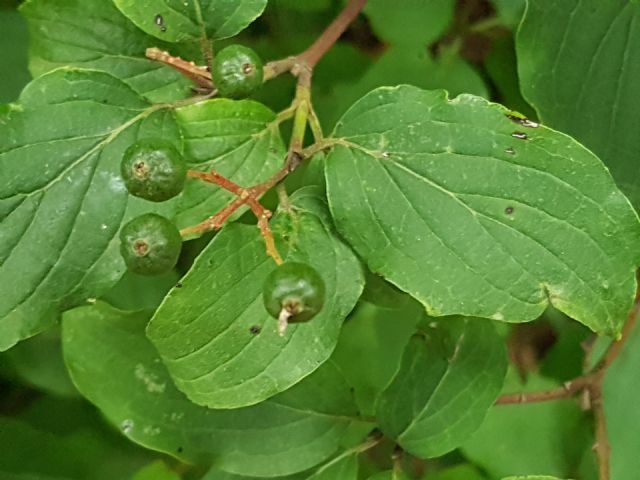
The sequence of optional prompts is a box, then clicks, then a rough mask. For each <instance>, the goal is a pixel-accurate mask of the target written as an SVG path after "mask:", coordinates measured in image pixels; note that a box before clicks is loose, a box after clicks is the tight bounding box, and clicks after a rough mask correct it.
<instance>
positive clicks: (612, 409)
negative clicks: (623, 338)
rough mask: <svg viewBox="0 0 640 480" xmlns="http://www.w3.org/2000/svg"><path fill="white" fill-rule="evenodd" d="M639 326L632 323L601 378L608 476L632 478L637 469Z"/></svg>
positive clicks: (638, 464) (639, 459) (639, 420)
mask: <svg viewBox="0 0 640 480" xmlns="http://www.w3.org/2000/svg"><path fill="white" fill-rule="evenodd" d="M639 369H640V328H639V327H638V326H636V327H635V328H634V329H633V330H632V331H631V333H630V335H629V338H628V339H627V343H626V344H625V346H624V348H623V349H622V351H621V352H620V355H619V356H618V358H617V359H616V361H615V362H614V363H613V364H612V365H611V367H610V368H609V369H608V370H607V375H606V376H605V380H604V407H605V413H606V416H607V429H608V431H609V443H610V444H611V478H621V479H624V478H634V476H636V475H637V473H638V471H639V469H640V456H639V455H638V448H637V445H638V440H637V435H634V430H635V428H634V427H633V426H634V425H637V424H638V422H640V411H639V410H638V398H640V385H639V384H638V382H637V381H636V380H635V379H636V378H637V375H638V371H639Z"/></svg>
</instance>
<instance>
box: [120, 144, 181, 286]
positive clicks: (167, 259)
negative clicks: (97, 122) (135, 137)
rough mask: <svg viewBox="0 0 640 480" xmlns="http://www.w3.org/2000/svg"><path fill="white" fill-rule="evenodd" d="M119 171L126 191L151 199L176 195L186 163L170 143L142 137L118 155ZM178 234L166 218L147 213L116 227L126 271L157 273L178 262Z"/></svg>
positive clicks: (179, 190) (163, 198) (147, 273)
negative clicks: (118, 229) (122, 153)
mask: <svg viewBox="0 0 640 480" xmlns="http://www.w3.org/2000/svg"><path fill="white" fill-rule="evenodd" d="M120 174H121V175H122V178H123V180H124V184H125V185H126V187H127V190H129V193H131V194H132V195H135V196H136V197H140V198H144V199H145V200H149V201H152V202H164V201H166V200H169V199H171V198H173V197H175V196H176V195H178V194H179V193H180V192H181V191H182V189H183V188H184V183H185V181H186V179H187V164H186V162H185V160H184V158H183V156H182V155H181V154H180V152H179V151H178V150H177V149H176V148H175V147H174V146H173V144H171V143H169V142H166V141H164V140H162V139H145V140H141V141H139V142H137V143H134V144H133V145H131V146H130V147H129V148H128V149H127V150H126V151H125V153H124V156H123V157H122V163H121V164H120ZM181 249H182V237H181V236H180V232H179V231H178V229H177V228H176V226H175V225H174V224H173V223H172V222H171V221H170V220H169V219H167V218H165V217H163V216H161V215H157V214H155V213H147V214H144V215H141V216H139V217H136V218H134V219H133V220H131V221H130V222H129V223H127V224H126V225H124V227H122V230H120V253H121V255H122V258H123V259H124V262H125V264H126V265H127V268H128V269H129V271H131V272H134V273H137V274H140V275H160V274H162V273H165V272H168V271H169V270H171V269H172V268H173V267H174V266H175V265H176V263H177V262H178V257H179V256H180V250H181Z"/></svg>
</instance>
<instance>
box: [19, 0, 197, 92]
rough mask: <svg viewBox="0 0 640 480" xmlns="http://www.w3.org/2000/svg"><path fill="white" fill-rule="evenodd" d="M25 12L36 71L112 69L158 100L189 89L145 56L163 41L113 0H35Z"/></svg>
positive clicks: (25, 6)
mask: <svg viewBox="0 0 640 480" xmlns="http://www.w3.org/2000/svg"><path fill="white" fill-rule="evenodd" d="M21 13H22V14H23V15H24V16H25V18H26V19H27V21H28V24H29V29H30V33H31V39H30V40H31V44H30V61H29V68H30V70H31V73H32V74H33V75H34V76H39V75H42V74H44V73H46V72H49V71H51V70H53V69H55V68H58V67H61V66H70V65H73V66H82V67H84V68H92V69H96V70H101V71H105V72H109V73H111V74H112V75H114V76H116V77H118V78H120V79H121V80H123V81H124V82H125V83H127V84H128V85H129V86H131V87H132V88H133V89H134V90H136V91H137V92H138V93H140V94H141V95H144V96H145V97H146V98H149V99H150V100H152V101H156V102H158V101H168V100H174V99H177V98H182V97H184V96H185V95H187V94H189V93H190V86H191V83H190V82H189V81H188V80H187V79H186V78H185V77H183V76H182V75H181V74H180V73H178V72H177V71H175V70H173V69H171V68H169V67H166V66H163V65H162V64H160V63H158V62H153V61H151V60H147V59H146V58H145V50H146V49H147V48H150V47H163V46H164V44H163V43H162V42H159V41H158V40H157V39H155V38H153V37H151V36H149V35H146V34H145V33H144V32H142V31H141V30H139V29H138V28H137V27H136V26H135V25H134V24H133V23H131V22H130V21H129V19H127V18H126V17H125V16H124V15H122V14H121V13H120V12H119V11H118V9H117V8H116V7H115V6H114V5H113V3H112V2H111V1H109V0H105V1H99V2H95V1H85V0H30V1H27V2H25V3H24V4H23V5H22V7H21ZM182 50H184V48H183V49H182ZM193 51H194V52H195V51H197V50H196V49H193ZM173 53H174V54H176V52H175V51H174V52H173Z"/></svg>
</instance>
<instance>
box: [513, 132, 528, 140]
mask: <svg viewBox="0 0 640 480" xmlns="http://www.w3.org/2000/svg"><path fill="white" fill-rule="evenodd" d="M511 136H512V137H513V138H517V139H519V140H527V139H528V138H529V135H527V134H526V133H524V132H513V133H512V134H511Z"/></svg>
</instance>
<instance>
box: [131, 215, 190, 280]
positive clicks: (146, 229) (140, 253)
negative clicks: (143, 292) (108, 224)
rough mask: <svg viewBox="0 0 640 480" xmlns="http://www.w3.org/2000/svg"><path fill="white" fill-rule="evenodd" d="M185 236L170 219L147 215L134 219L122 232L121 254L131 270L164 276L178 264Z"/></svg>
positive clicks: (142, 273)
mask: <svg viewBox="0 0 640 480" xmlns="http://www.w3.org/2000/svg"><path fill="white" fill-rule="evenodd" d="M181 248H182V237H181V236H180V232H179V231H178V229H177V228H176V227H175V225H174V224H173V223H171V222H170V221H169V220H167V219H166V218H164V217H162V216H160V215H156V214H155V213H147V214H145V215H141V216H139V217H136V218H134V219H133V220H131V221H130V222H129V223H127V224H126V225H125V226H124V227H122V230H120V254H121V255H122V258H123V259H124V263H125V264H126V265H127V268H128V269H129V271H131V272H133V273H138V274H140V275H160V274H162V273H166V272H168V271H169V270H171V269H172V268H173V267H174V266H175V265H176V263H177V262H178V256H180V249H181Z"/></svg>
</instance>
